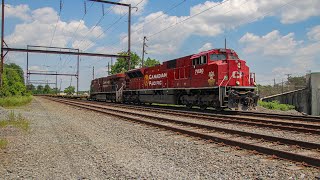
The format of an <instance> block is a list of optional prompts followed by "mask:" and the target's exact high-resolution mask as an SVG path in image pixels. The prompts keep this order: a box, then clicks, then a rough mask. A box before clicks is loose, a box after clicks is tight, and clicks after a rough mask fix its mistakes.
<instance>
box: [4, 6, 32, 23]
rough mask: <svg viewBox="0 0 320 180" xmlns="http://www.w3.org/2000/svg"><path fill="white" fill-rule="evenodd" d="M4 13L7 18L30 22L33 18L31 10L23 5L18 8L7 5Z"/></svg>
mask: <svg viewBox="0 0 320 180" xmlns="http://www.w3.org/2000/svg"><path fill="white" fill-rule="evenodd" d="M4 12H5V17H6V18H8V17H15V18H19V19H21V20H24V21H26V20H29V19H30V18H31V17H30V15H29V12H30V8H29V6H28V5H26V4H21V5H17V6H13V5H10V4H5V9H4Z"/></svg>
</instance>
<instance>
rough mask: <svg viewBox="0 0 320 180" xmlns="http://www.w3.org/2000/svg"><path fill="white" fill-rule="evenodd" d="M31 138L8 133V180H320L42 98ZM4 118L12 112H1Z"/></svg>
mask: <svg viewBox="0 0 320 180" xmlns="http://www.w3.org/2000/svg"><path fill="white" fill-rule="evenodd" d="M15 111H18V112H20V113H21V114H22V115H23V116H25V117H26V118H27V119H29V120H30V123H31V124H30V131H29V132H28V133H24V132H16V131H15V130H12V132H11V131H6V132H7V133H3V131H2V130H1V129H0V131H2V132H1V133H0V136H6V137H7V138H8V137H9V145H8V147H7V148H6V149H4V150H0V179H19V178H22V179H25V178H27V179H30V178H34V179H86V178H88V179H119V178H120V179H128V178H135V179H137V178H139V179H147V178H148V179H151V178H152V179H256V178H260V179H291V178H292V179H315V177H319V176H320V172H319V169H315V168H308V167H300V166H297V165H296V164H294V163H291V162H288V161H282V160H275V159H271V158H270V157H268V156H262V155H256V154H253V153H251V152H248V151H245V150H236V149H234V148H231V147H228V146H222V145H219V144H214V143H207V142H204V141H199V140H195V139H193V138H190V137H185V136H182V135H178V134H175V133H172V132H168V131H163V130H161V129H156V128H153V127H148V126H145V125H141V124H136V123H132V122H128V121H124V120H120V119H117V118H115V117H109V116H106V115H103V114H98V113H94V112H90V111H86V110H82V109H77V108H73V107H70V106H66V105H62V104H60V103H56V102H52V101H49V100H46V99H43V98H40V97H36V98H35V99H34V101H33V102H32V103H31V104H30V105H28V106H27V107H25V108H20V109H17V110H15ZM0 112H1V114H0V116H3V115H4V113H3V112H5V110H3V109H0Z"/></svg>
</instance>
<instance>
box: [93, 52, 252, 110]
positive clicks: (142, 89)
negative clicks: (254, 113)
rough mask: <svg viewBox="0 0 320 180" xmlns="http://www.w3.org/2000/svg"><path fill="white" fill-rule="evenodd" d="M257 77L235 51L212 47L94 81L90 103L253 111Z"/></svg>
mask: <svg viewBox="0 0 320 180" xmlns="http://www.w3.org/2000/svg"><path fill="white" fill-rule="evenodd" d="M255 85H256V83H255V74H254V73H250V71H249V67H248V66H247V65H246V61H245V60H241V59H239V57H238V55H237V53H236V52H235V51H234V50H232V49H212V50H209V51H204V52H200V53H198V54H193V55H189V56H185V57H180V58H177V59H173V60H169V61H164V62H163V63H162V64H160V65H156V66H153V67H142V68H138V69H133V70H129V71H127V72H125V73H119V74H114V75H110V76H107V77H101V78H97V79H94V80H92V82H91V88H90V99H91V100H96V101H111V102H120V103H132V104H144V103H149V104H152V103H161V104H175V105H185V106H186V107H188V108H192V107H193V106H198V107H200V108H201V109H206V108H208V107H212V108H216V109H219V110H221V109H225V108H230V109H239V110H240V109H241V110H248V109H253V108H255V107H256V105H257V100H258V95H257V94H256V87H255Z"/></svg>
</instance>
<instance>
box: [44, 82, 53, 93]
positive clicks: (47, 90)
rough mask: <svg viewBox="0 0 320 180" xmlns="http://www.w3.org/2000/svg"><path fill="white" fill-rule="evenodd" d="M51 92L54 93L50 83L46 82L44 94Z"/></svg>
mask: <svg viewBox="0 0 320 180" xmlns="http://www.w3.org/2000/svg"><path fill="white" fill-rule="evenodd" d="M51 93H52V89H51V88H50V86H49V85H48V84H46V85H45V86H44V88H43V94H51Z"/></svg>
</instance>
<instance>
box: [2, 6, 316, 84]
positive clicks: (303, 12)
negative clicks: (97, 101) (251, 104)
mask: <svg viewBox="0 0 320 180" xmlns="http://www.w3.org/2000/svg"><path fill="white" fill-rule="evenodd" d="M113 1H114V2H118V1H116V0H113ZM120 2H122V3H130V4H131V5H132V7H133V8H132V21H131V33H132V35H131V49H132V51H133V52H136V53H137V54H138V55H139V56H141V54H142V44H143V37H144V36H146V37H147V40H148V41H147V42H146V44H147V46H148V47H146V52H147V54H146V55H145V56H146V57H150V58H155V59H157V60H159V61H160V62H163V61H167V60H170V59H175V58H177V57H181V56H186V55H190V54H194V53H198V52H201V51H205V50H209V49H213V48H223V47H224V46H225V44H224V40H225V39H226V40H227V48H231V49H234V50H235V51H236V52H237V53H238V55H239V56H240V58H241V59H243V60H246V61H247V65H248V66H249V67H250V71H251V72H255V73H256V78H257V83H259V84H265V85H266V84H273V82H274V79H275V80H276V83H280V82H281V81H282V80H286V77H287V75H286V74H291V76H302V75H305V74H306V73H307V72H310V71H311V72H319V71H320V58H319V57H320V56H319V55H318V53H319V51H320V11H319V9H320V1H319V0H303V1H301V0H281V1H279V0H223V1H221V0H212V1H202V0H161V1H159V0H121V1H120ZM127 13H128V7H120V6H114V5H110V4H105V5H102V4H101V3H97V2H91V1H86V0H72V1H71V0H50V1H47V0H28V1H25V0H14V1H9V0H5V31H4V34H5V42H6V43H7V44H8V46H9V47H11V48H26V47H27V45H31V46H32V45H36V46H54V47H65V48H74V49H79V50H80V51H82V52H92V53H106V54H116V53H118V52H121V51H127V48H128V45H127V42H128V36H127V32H128V29H127V26H128V18H127V17H128V14H127ZM31 48H32V47H31ZM28 58H29V68H30V70H34V71H53V72H58V73H68V74H75V73H76V69H77V68H76V64H77V56H71V55H48V54H35V53H29V54H28ZM26 59H27V55H26V53H16V52H9V53H8V55H7V56H6V59H5V62H6V63H17V64H19V65H20V66H22V67H23V69H26ZM111 61H112V62H113V63H114V62H115V61H116V59H112V58H101V57H85V56H81V57H80V78H79V87H80V88H79V90H88V89H89V85H90V81H91V80H92V78H93V67H94V69H95V71H94V77H95V78H96V77H103V76H107V66H108V63H111ZM30 79H31V81H34V82H36V81H37V82H49V83H55V81H56V80H55V77H54V76H39V75H31V77H30ZM75 83H76V79H75V77H68V76H59V77H58V88H59V87H60V84H61V89H62V90H63V89H64V88H65V87H67V86H69V85H73V86H76V84H75Z"/></svg>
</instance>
